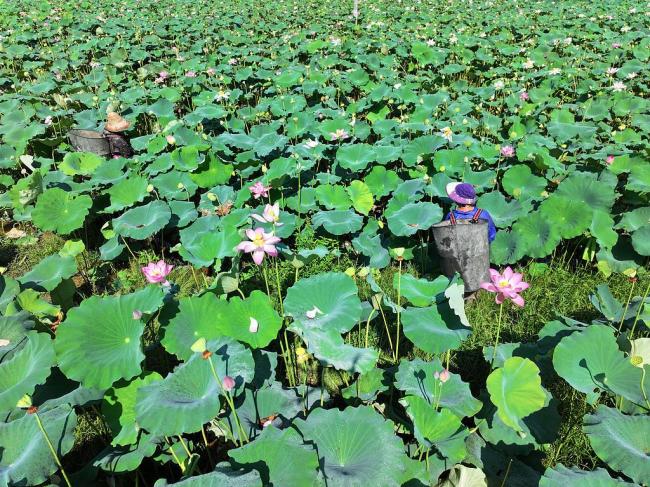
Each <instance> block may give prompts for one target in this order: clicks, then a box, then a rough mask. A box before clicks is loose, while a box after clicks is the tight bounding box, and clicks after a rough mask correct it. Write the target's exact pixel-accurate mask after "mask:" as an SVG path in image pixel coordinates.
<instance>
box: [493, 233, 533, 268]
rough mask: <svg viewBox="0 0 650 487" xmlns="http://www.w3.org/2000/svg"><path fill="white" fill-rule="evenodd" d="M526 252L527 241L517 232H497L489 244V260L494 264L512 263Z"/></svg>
mask: <svg viewBox="0 0 650 487" xmlns="http://www.w3.org/2000/svg"><path fill="white" fill-rule="evenodd" d="M527 252H528V242H527V240H526V238H525V236H523V235H522V234H521V233H519V232H515V231H513V232H505V231H501V232H497V235H496V237H495V239H494V240H493V241H492V245H490V262H492V263H493V264H496V265H502V264H514V263H515V262H517V261H519V260H520V259H522V258H523V256H524V255H526V253H527Z"/></svg>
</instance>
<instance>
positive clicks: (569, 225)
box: [540, 195, 592, 239]
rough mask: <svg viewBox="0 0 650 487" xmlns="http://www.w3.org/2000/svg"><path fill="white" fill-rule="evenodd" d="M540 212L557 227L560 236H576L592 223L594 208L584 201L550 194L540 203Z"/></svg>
mask: <svg viewBox="0 0 650 487" xmlns="http://www.w3.org/2000/svg"><path fill="white" fill-rule="evenodd" d="M540 213H541V215H542V216H543V217H544V218H546V219H547V220H548V221H549V222H551V224H552V225H553V226H554V227H555V228H556V229H557V231H558V233H559V234H560V237H562V238H567V239H568V238H574V237H577V236H578V235H580V234H581V233H582V232H584V231H585V230H587V228H589V226H590V225H591V220H592V210H591V208H589V207H588V206H587V204H586V203H583V202H582V201H576V200H573V199H569V198H567V197H565V196H556V195H551V196H549V197H548V198H547V199H546V200H545V201H544V202H542V204H541V205H540Z"/></svg>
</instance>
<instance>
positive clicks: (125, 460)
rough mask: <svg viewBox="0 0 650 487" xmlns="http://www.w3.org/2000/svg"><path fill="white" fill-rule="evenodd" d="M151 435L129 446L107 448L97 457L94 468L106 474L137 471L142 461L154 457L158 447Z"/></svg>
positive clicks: (143, 436)
mask: <svg viewBox="0 0 650 487" xmlns="http://www.w3.org/2000/svg"><path fill="white" fill-rule="evenodd" d="M153 440H154V438H152V437H151V436H150V435H146V434H143V435H140V439H139V441H138V442H137V443H134V444H132V445H127V446H117V447H111V446H109V447H107V448H105V449H104V450H103V451H101V452H100V453H99V455H97V458H96V459H95V461H94V462H93V466H95V467H99V468H101V469H102V470H104V471H105V472H111V473H122V472H132V471H134V470H136V469H137V468H138V467H139V466H140V464H141V463H142V460H144V459H145V458H147V457H150V456H152V455H153V454H154V453H155V452H156V449H157V448H158V445H157V444H156V442H155V441H153Z"/></svg>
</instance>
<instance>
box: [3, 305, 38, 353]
mask: <svg viewBox="0 0 650 487" xmlns="http://www.w3.org/2000/svg"><path fill="white" fill-rule="evenodd" d="M32 328H34V322H33V321H32V320H31V318H30V315H29V313H28V312H27V311H19V312H18V313H16V314H13V315H9V316H0V340H4V342H3V344H2V345H0V364H2V363H4V362H6V361H8V360H10V359H11V357H12V356H13V355H14V354H15V353H16V352H18V351H19V350H21V349H22V348H23V347H24V346H25V345H26V344H27V333H28V332H29V330H31V329H32Z"/></svg>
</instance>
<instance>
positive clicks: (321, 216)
mask: <svg viewBox="0 0 650 487" xmlns="http://www.w3.org/2000/svg"><path fill="white" fill-rule="evenodd" d="M312 223H313V225H314V227H316V228H318V227H320V226H322V227H324V228H325V230H327V231H328V232H329V233H331V234H332V235H345V234H346V233H354V232H356V231H358V230H360V229H361V225H362V224H363V217H361V216H360V215H358V214H356V213H355V212H354V211H352V210H332V211H319V212H318V213H316V214H314V216H313V217H312Z"/></svg>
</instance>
